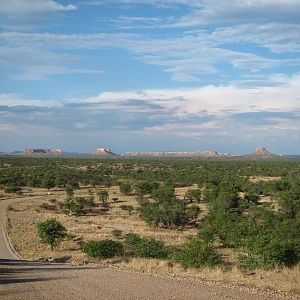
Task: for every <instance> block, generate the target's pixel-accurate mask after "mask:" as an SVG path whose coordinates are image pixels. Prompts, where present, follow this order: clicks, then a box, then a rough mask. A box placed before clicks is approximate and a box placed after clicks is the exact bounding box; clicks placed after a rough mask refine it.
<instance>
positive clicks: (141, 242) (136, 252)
mask: <svg viewBox="0 0 300 300" xmlns="http://www.w3.org/2000/svg"><path fill="white" fill-rule="evenodd" d="M125 245H126V247H127V249H128V250H129V251H130V252H131V253H132V254H133V256H137V257H145V258H160V259H164V258H167V257H168V254H169V253H168V250H167V248H166V246H165V244H164V242H163V241H158V240H155V239H153V238H145V237H140V236H139V235H138V234H134V233H129V234H127V235H126V237H125Z"/></svg>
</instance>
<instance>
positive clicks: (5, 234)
mask: <svg viewBox="0 0 300 300" xmlns="http://www.w3.org/2000/svg"><path fill="white" fill-rule="evenodd" d="M8 206H9V204H8V205H6V206H5V207H3V208H2V213H1V215H2V220H3V221H2V222H3V237H4V242H5V244H6V246H7V249H8V250H9V252H10V254H11V255H12V256H14V258H15V259H17V260H23V258H22V257H21V255H20V254H19V253H18V251H17V250H16V249H15V247H14V246H13V245H12V243H11V241H10V239H9V235H8V213H7V210H8Z"/></svg>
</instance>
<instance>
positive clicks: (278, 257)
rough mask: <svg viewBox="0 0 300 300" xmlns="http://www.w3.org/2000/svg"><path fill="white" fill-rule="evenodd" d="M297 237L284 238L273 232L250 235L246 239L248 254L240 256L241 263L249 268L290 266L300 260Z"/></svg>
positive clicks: (299, 247)
mask: <svg viewBox="0 0 300 300" xmlns="http://www.w3.org/2000/svg"><path fill="white" fill-rule="evenodd" d="M299 250H300V246H299V240H297V239H289V238H288V237H287V238H286V239H282V238H281V237H278V236H276V235H275V234H274V233H272V232H262V233H261V234H257V235H255V236H250V237H248V238H247V239H246V241H245V252H247V255H241V256H240V257H239V262H240V265H241V266H242V267H244V268H248V269H256V268H265V267H277V266H288V267H291V266H293V265H295V264H297V263H298V262H299V261H300V251H299Z"/></svg>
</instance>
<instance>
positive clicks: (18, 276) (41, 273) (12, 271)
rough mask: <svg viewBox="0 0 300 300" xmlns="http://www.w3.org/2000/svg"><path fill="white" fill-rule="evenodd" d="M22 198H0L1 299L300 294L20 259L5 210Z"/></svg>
mask: <svg viewBox="0 0 300 300" xmlns="http://www.w3.org/2000/svg"><path fill="white" fill-rule="evenodd" d="M20 200H21V199H12V200H2V201H0V213H1V222H0V299H22V300H24V299H51V300H57V299H64V300H66V299H106V300H110V299H124V300H125V299H128V300H132V299H199V300H201V299H206V300H217V299H237V300H240V299H245V300H248V299H249V300H252V299H255V300H262V299H267V300H268V299H270V300H271V299H299V297H297V296H290V295H282V294H280V293H277V292H272V291H262V290H258V289H251V288H245V287H236V286H229V285H223V284H217V283H213V282H206V281H199V280H192V279H186V278H181V277H172V276H161V275H156V274H147V273H140V272H135V271H130V270H120V269H112V268H107V267H82V266H80V267H74V266H71V265H67V264H50V263H42V262H30V261H22V260H18V259H17V257H16V255H15V254H14V253H13V252H12V251H11V249H10V247H9V245H8V243H7V242H6V241H7V239H6V237H5V230H4V222H5V220H4V219H3V216H4V210H5V208H6V207H7V205H9V204H10V203H13V202H16V201H20ZM22 201H23V200H22Z"/></svg>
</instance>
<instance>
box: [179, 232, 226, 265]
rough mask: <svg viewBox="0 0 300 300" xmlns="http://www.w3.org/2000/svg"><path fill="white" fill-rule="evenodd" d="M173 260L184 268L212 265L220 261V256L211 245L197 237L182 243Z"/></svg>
mask: <svg viewBox="0 0 300 300" xmlns="http://www.w3.org/2000/svg"><path fill="white" fill-rule="evenodd" d="M175 260H176V261H178V262H179V263H180V264H181V265H182V266H183V267H184V268H201V267H213V266H216V265H219V264H220V263H221V259H220V256H219V254H218V253H217V252H216V251H215V250H214V249H213V247H212V246H210V245H209V244H208V243H206V242H205V241H203V240H201V239H199V238H195V239H193V240H191V241H189V242H187V243H185V244H183V245H182V246H181V248H180V250H179V252H178V254H177V255H176V256H175Z"/></svg>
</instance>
